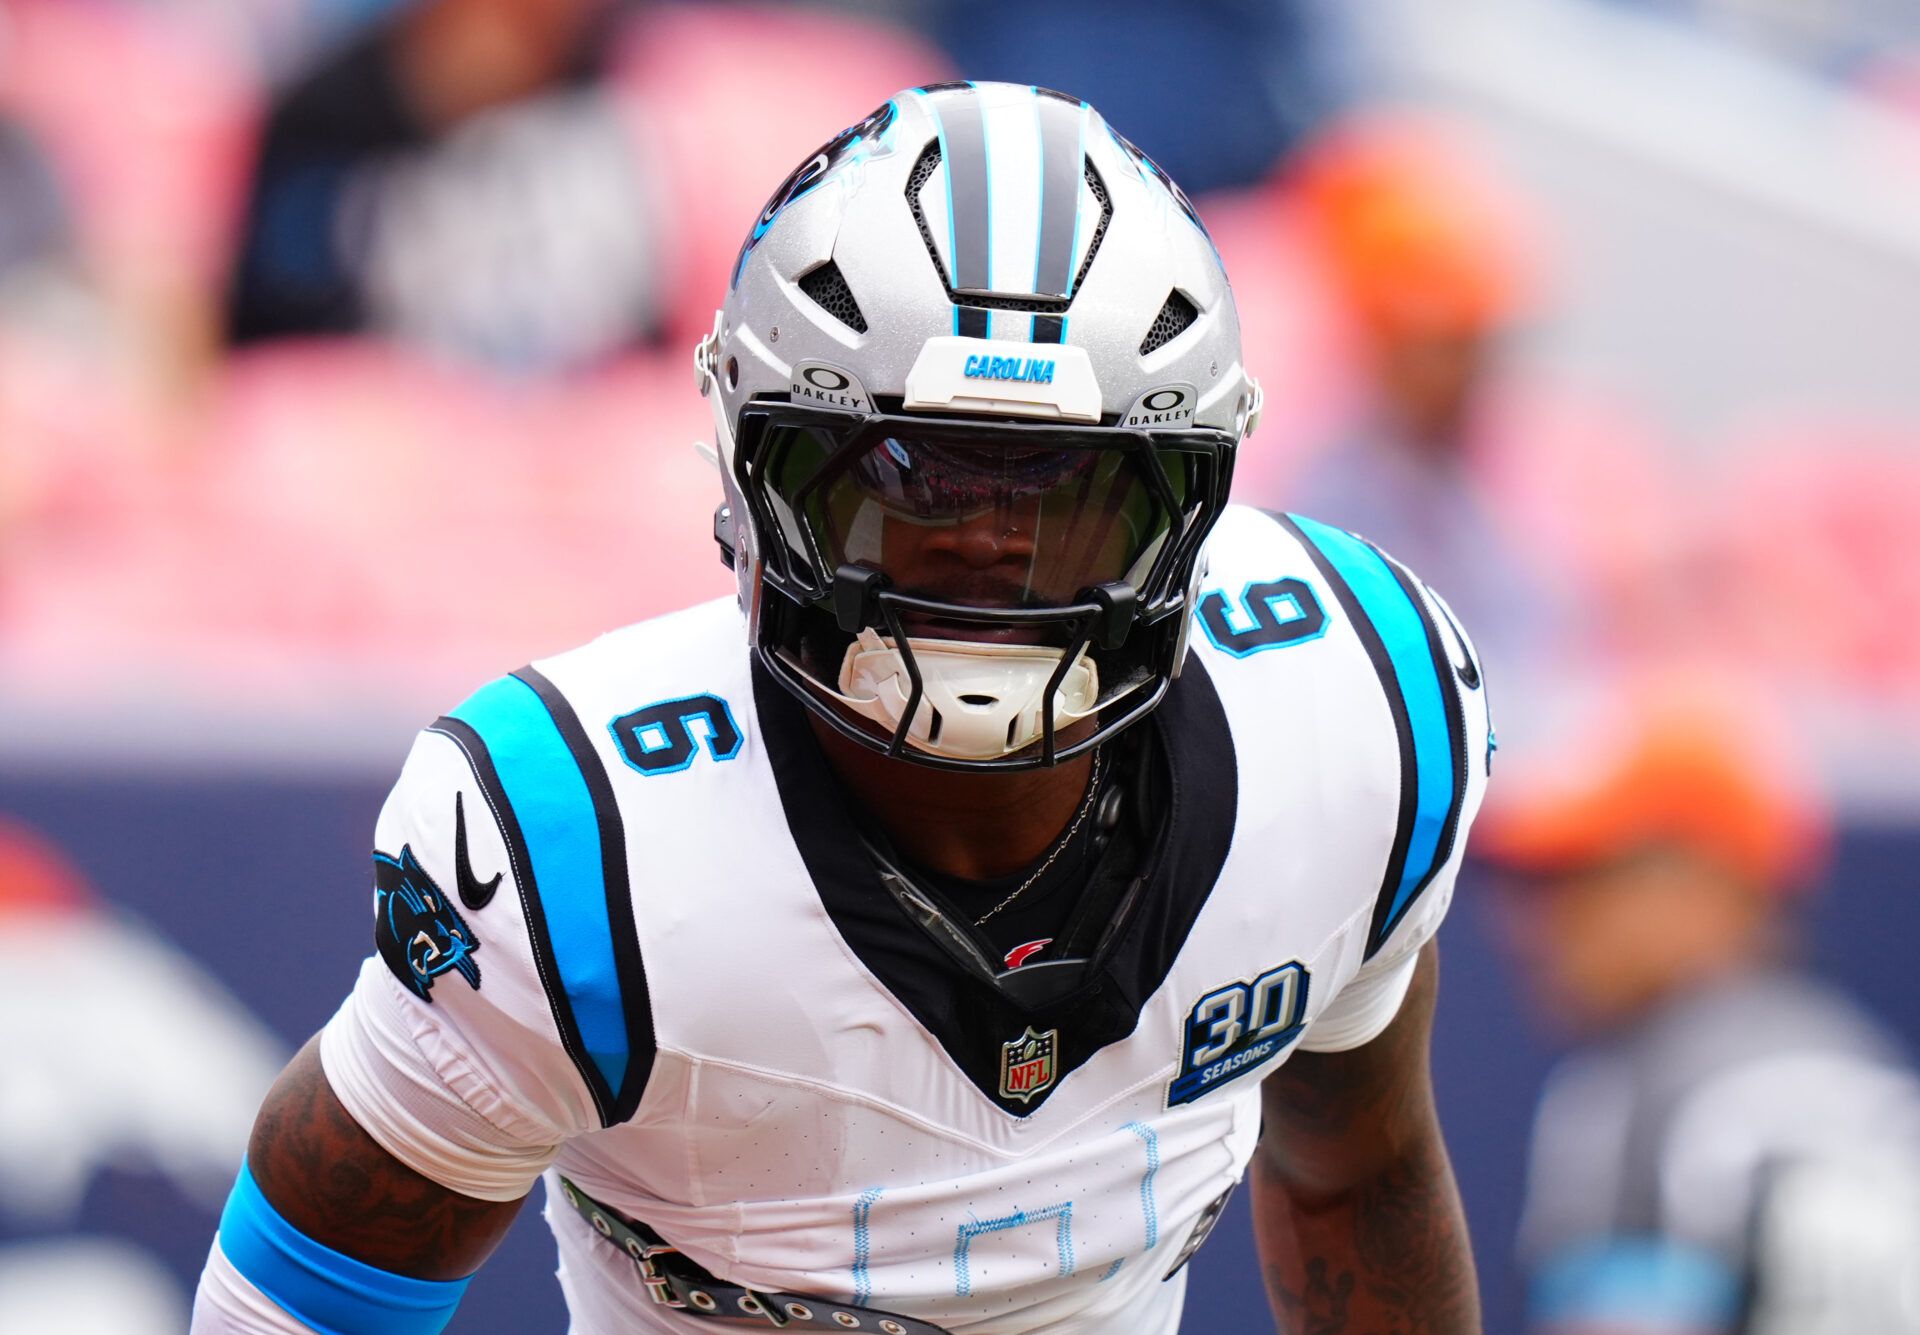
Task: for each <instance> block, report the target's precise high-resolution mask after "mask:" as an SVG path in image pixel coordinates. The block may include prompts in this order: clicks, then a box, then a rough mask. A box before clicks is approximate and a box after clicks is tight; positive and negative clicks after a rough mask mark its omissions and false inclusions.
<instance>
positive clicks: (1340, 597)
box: [1271, 514, 1420, 959]
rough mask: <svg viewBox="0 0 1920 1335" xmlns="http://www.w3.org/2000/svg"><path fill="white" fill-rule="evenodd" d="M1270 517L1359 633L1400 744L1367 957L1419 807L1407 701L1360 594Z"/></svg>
mask: <svg viewBox="0 0 1920 1335" xmlns="http://www.w3.org/2000/svg"><path fill="white" fill-rule="evenodd" d="M1271 518H1273V519H1275V520H1277V521H1279V523H1280V526H1281V527H1282V528H1284V529H1286V530H1287V532H1289V533H1291V534H1292V535H1293V536H1294V538H1295V539H1297V540H1298V541H1299V543H1300V545H1301V546H1302V547H1303V548H1305V549H1306V552H1307V555H1308V556H1310V557H1312V558H1313V564H1314V568H1315V569H1317V570H1318V571H1319V572H1320V577H1321V578H1322V579H1324V580H1325V581H1326V582H1327V587H1328V588H1329V589H1331V590H1332V591H1333V596H1334V598H1335V600H1336V601H1338V602H1339V604H1340V607H1341V610H1342V611H1344V612H1345V613H1346V614H1347V620H1348V621H1349V622H1350V623H1352V625H1353V629H1354V633H1355V634H1357V635H1358V636H1359V637H1360V644H1361V646H1362V647H1363V648H1364V649H1365V650H1366V651H1367V658H1368V660H1369V661H1370V662H1372V664H1373V670H1374V673H1375V675H1377V676H1378V677H1379V678H1380V689H1381V690H1382V691H1383V692H1385V694H1386V697H1387V708H1388V709H1389V710H1390V711H1391V713H1392V714H1393V732H1394V738H1395V740H1396V741H1397V742H1398V743H1399V747H1400V814H1399V824H1398V826H1397V827H1396V828H1395V830H1394V834H1393V847H1392V849H1391V850H1390V851H1389V852H1388V854H1387V870H1386V874H1385V875H1384V876H1383V877H1381V879H1380V890H1379V892H1378V893H1377V894H1376V895H1375V896H1374V901H1373V918H1372V921H1371V923H1370V925H1369V927H1368V930H1367V951H1366V956H1365V957H1366V958H1367V959H1372V958H1373V956H1374V952H1376V951H1377V950H1379V949H1380V943H1381V942H1382V941H1384V940H1385V939H1386V937H1385V935H1384V934H1383V933H1382V931H1381V929H1382V927H1383V926H1384V925H1385V923H1386V919H1387V914H1388V913H1389V911H1390V910H1391V909H1392V907H1393V896H1394V892H1395V891H1396V890H1398V889H1399V887H1400V878H1401V876H1402V875H1403V874H1404V872H1405V871H1406V866H1407V849H1408V847H1409V846H1410V845H1411V844H1412V843H1413V823H1414V820H1415V818H1416V817H1417V816H1418V814H1419V811H1420V769H1419V760H1418V758H1417V756H1416V755H1415V752H1414V749H1413V721H1412V720H1411V719H1410V718H1408V717H1407V700H1406V696H1405V695H1404V694H1402V692H1401V690H1400V675H1399V673H1397V672H1396V671H1395V670H1394V666H1393V658H1392V656H1391V655H1390V654H1389V653H1388V652H1387V646H1386V644H1385V642H1384V641H1382V640H1381V638H1380V632H1379V631H1377V630H1375V629H1374V626H1373V622H1372V621H1371V620H1369V619H1368V617H1367V613H1366V610H1365V609H1364V608H1362V607H1361V606H1360V599H1359V598H1358V597H1357V596H1355V594H1354V592H1353V589H1352V588H1351V587H1350V586H1349V585H1348V584H1347V581H1346V579H1345V578H1344V577H1343V576H1342V575H1341V574H1340V572H1339V570H1337V569H1336V568H1335V567H1334V564H1333V562H1331V561H1329V560H1328V559H1327V558H1326V555H1325V554H1324V553H1323V552H1321V550H1320V549H1319V548H1318V547H1317V546H1315V545H1314V542H1313V539H1311V538H1309V537H1308V536H1307V535H1306V534H1305V533H1304V532H1302V531H1301V529H1300V526H1299V525H1298V524H1296V523H1294V522H1293V520H1292V519H1291V518H1290V517H1289V516H1287V515H1278V514H1277V515H1272V516H1271Z"/></svg>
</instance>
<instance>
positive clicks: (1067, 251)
mask: <svg viewBox="0 0 1920 1335" xmlns="http://www.w3.org/2000/svg"><path fill="white" fill-rule="evenodd" d="M1038 101H1039V110H1040V155H1041V157H1040V182H1041V185H1040V260H1039V265H1038V267H1037V269H1036V273H1035V281H1034V291H1035V292H1036V293H1039V294H1043V295H1046V296H1052V297H1064V296H1066V295H1067V290H1068V288H1069V287H1071V286H1072V283H1073V246H1074V240H1075V238H1076V237H1077V236H1078V235H1079V230H1080V229H1079V220H1080V182H1081V178H1082V176H1083V175H1084V174H1085V170H1086V169H1085V167H1084V165H1083V163H1084V151H1085V150H1084V149H1083V147H1082V145H1081V142H1080V126H1081V105H1080V103H1078V102H1064V101H1061V100H1060V99H1058V98H1055V97H1042V98H1040V99H1039V100H1038Z"/></svg>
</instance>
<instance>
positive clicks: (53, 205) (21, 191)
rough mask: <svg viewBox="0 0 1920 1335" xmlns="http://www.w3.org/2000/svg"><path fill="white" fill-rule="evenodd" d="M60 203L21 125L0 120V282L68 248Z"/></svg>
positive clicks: (63, 207) (48, 170)
mask: <svg viewBox="0 0 1920 1335" xmlns="http://www.w3.org/2000/svg"><path fill="white" fill-rule="evenodd" d="M71 241H72V236H71V228H70V224H69V222H68V218H67V206H66V201H65V200H64V199H63V198H62V197H61V192H60V187H59V185H58V183H57V182H56V181H55V180H54V176H53V169H52V167H51V166H50V165H49V164H48V162H47V160H46V157H45V155H44V154H42V153H41V151H40V147H39V145H38V144H36V143H35V142H34V140H33V138H32V137H31V136H30V135H29V134H28V132H27V130H26V128H25V127H24V126H21V125H18V124H16V123H14V122H13V121H11V120H6V119H0V282H3V281H4V280H5V279H6V278H7V276H8V275H10V274H13V273H16V272H18V271H19V270H20V269H22V268H26V267H29V266H32V265H35V264H40V263H43V262H45V261H47V260H50V259H54V258H57V257H59V256H60V255H61V254H62V253H63V252H64V251H65V250H66V249H67V247H68V246H69V245H70V244H71Z"/></svg>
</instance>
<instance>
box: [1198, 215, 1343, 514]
mask: <svg viewBox="0 0 1920 1335" xmlns="http://www.w3.org/2000/svg"><path fill="white" fill-rule="evenodd" d="M1196 206H1197V207H1198V209H1199V211H1200V216H1201V218H1202V220H1203V221H1204V222H1205V223H1206V225H1207V230H1208V232H1209V233H1211V234H1212V236H1213V241H1214V245H1215V246H1217V247H1218V248H1219V251H1220V258H1221V259H1222V260H1223V261H1224V262H1225V264H1226V268H1227V272H1228V273H1230V274H1232V275H1233V295H1234V305H1235V307H1236V308H1237V309H1238V311H1239V314H1240V329H1241V341H1242V346H1243V348H1244V349H1245V354H1246V360H1247V369H1248V370H1249V371H1250V372H1252V374H1253V375H1254V376H1256V377H1257V378H1258V379H1259V381H1260V387H1261V389H1262V391H1263V392H1264V393H1265V394H1266V412H1265V415H1264V416H1263V417H1262V418H1261V424H1260V431H1259V434H1258V435H1256V436H1255V437H1254V439H1253V440H1252V442H1251V443H1250V444H1249V445H1248V447H1247V448H1246V449H1245V450H1243V451H1242V452H1241V455H1240V458H1239V461H1238V462H1237V463H1236V464H1235V466H1234V476H1235V478H1236V479H1237V481H1236V486H1237V487H1238V488H1239V490H1240V494H1241V495H1242V496H1243V497H1245V498H1248V499H1251V500H1256V501H1258V502H1260V503H1262V504H1269V503H1273V502H1274V501H1275V500H1276V499H1277V500H1278V503H1280V504H1284V503H1285V497H1286V482H1287V479H1288V478H1290V477H1292V476H1293V475H1294V474H1295V473H1296V472H1297V471H1298V470H1299V469H1300V468H1301V466H1302V465H1304V464H1305V463H1306V461H1307V460H1308V459H1309V458H1310V457H1311V456H1312V453H1313V451H1315V450H1317V449H1319V448H1320V447H1322V446H1323V445H1325V443H1326V442H1327V441H1328V440H1329V439H1331V438H1332V437H1333V435H1334V434H1335V432H1336V431H1337V429H1338V426H1339V422H1340V419H1341V415H1342V414H1343V413H1344V412H1345V411H1346V410H1347V408H1348V406H1349V404H1350V402H1351V398H1352V395H1353V393H1354V389H1353V376H1354V350H1353V348H1352V346H1351V342H1350V339H1349V338H1348V331H1347V329H1346V326H1345V325H1344V323H1343V322H1342V320H1341V318H1340V313H1339V309H1338V306H1337V305H1336V304H1335V302H1334V299H1333V294H1332V292H1331V290H1330V289H1329V287H1328V285H1327V283H1326V280H1325V277H1324V274H1323V273H1322V272H1321V271H1320V269H1319V268H1318V267H1317V266H1316V264H1315V260H1314V256H1313V253H1312V250H1311V248H1310V246H1309V243H1308V239H1307V236H1306V232H1305V223H1304V220H1303V219H1302V218H1301V215H1300V210H1299V208H1298V207H1297V206H1296V204H1295V202H1294V201H1293V200H1292V198H1291V197H1290V196H1289V195H1288V194H1287V193H1286V192H1285V191H1284V190H1283V189H1282V188H1280V187H1279V186H1277V185H1266V186H1261V187H1258V188H1256V189H1253V190H1245V191H1233V192H1230V193H1220V194H1213V195H1208V196H1205V197H1203V198H1202V199H1200V200H1198V201H1196Z"/></svg>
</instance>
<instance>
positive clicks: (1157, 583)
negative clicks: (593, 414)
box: [695, 83, 1260, 769]
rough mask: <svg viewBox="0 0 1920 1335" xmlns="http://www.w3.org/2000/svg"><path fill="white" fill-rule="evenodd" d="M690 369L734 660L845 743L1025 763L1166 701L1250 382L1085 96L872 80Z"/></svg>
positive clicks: (1234, 326) (1216, 284)
mask: <svg viewBox="0 0 1920 1335" xmlns="http://www.w3.org/2000/svg"><path fill="white" fill-rule="evenodd" d="M695 362H696V366H697V367H698V373H699V383H700V388H701V392H702V393H704V394H706V395H707V396H708V398H709V400H710V401H711V403H712V405H713V413H714V425H715V431H716V434H717V437H718V445H719V455H720V459H721V462H722V472H723V475H724V476H725V478H726V501H725V504H723V505H722V507H721V509H720V513H719V515H718V516H717V517H716V536H717V537H718V538H719V539H720V542H721V546H722V549H723V551H725V553H726V554H727V557H728V560H729V561H730V563H731V564H732V566H733V568H734V570H735V572H736V575H737V577H738V579H739V585H740V599H741V606H742V607H743V609H744V610H745V612H746V614H747V620H748V624H749V629H750V633H751V637H752V641H753V644H754V647H755V649H756V651H757V652H758V653H759V655H760V657H761V659H762V661H763V662H764V664H765V665H766V667H767V669H768V670H769V671H770V672H771V673H772V674H773V676H775V677H776V678H777V679H778V680H779V681H780V682H781V683H782V684H783V685H785V686H786V687H787V688H788V689H789V690H791V691H793V692H794V693H795V694H796V695H798V696H799V697H800V698H801V699H802V700H803V701H805V702H806V703H807V704H808V705H809V706H810V707H811V708H812V709H814V710H815V711H816V712H818V713H819V714H820V715H821V716H822V717H824V718H826V719H827V720H828V721H830V722H831V723H832V724H833V725H834V726H835V727H836V728H838V729H839V730H840V731H841V732H842V733H844V734H846V735H848V736H850V737H854V738H857V739H859V740H860V741H862V742H865V743H867V744H868V745H871V746H874V747H876V748H878V749H881V750H884V751H886V752H888V753H890V754H892V755H895V756H902V757H906V758H908V759H912V760H916V761H921V762H924V763H928V764H933V765H939V766H943V767H947V768H962V769H977V768H1016V767H1024V766H1030V765H1038V764H1051V763H1053V762H1055V761H1057V760H1060V759H1062V758H1064V757H1066V756H1070V755H1073V754H1076V753H1077V752H1080V751H1084V750H1086V749H1087V748H1089V747H1091V746H1093V745H1095V744H1096V743H1098V742H1099V741H1100V740H1101V739H1103V738H1105V737H1108V736H1111V735H1112V734H1113V733H1114V732H1116V731H1118V730H1119V729H1121V728H1123V727H1125V726H1127V725H1128V724H1130V723H1132V722H1134V721H1135V720H1137V719H1139V718H1141V717H1142V716H1143V715H1145V714H1146V713H1147V711H1148V710H1150V709H1152V708H1153V706H1154V705H1155V704H1156V703H1157V702H1158V701H1159V699H1160V697H1161V696H1162V695H1163V694H1164V693H1165V691H1166V688H1167V684H1168V682H1169V681H1170V680H1171V679H1172V678H1173V677H1174V676H1175V674H1176V673H1177V672H1178V671H1179V667H1180V662H1181V659H1182V658H1183V656H1184V654H1185V652H1186V625H1187V617H1188V613H1189V611H1190V608H1191V603H1192V599H1193V597H1194V590H1195V585H1196V583H1197V580H1198V571H1197V564H1198V561H1199V556H1200V547H1201V543H1202V541H1203V539H1204V538H1205V537H1206V534H1207V531H1208V530H1209V528H1210V527H1211V526H1212V524H1213V522H1214V520H1215V519H1216V518H1217V517H1218V515H1219V512H1220V509H1221V507H1222V505H1224V503H1225V500H1226V494H1227V483H1228V479H1229V477H1230V475H1231V473H1232V467H1233V456H1234V450H1235V447H1236V446H1237V444H1238V442H1239V440H1240V439H1241V437H1242V436H1243V435H1245V434H1246V433H1247V432H1248V431H1249V430H1251V429H1252V427H1253V425H1254V422H1255V420H1256V418H1257V415H1258V413H1259V407H1260V392H1259V388H1258V386H1257V385H1255V383H1254V382H1253V380H1252V379H1251V378H1249V377H1248V375H1247V374H1246V372H1245V369H1244V368H1243V367H1242V365H1241V360H1240V329H1239V321H1238V318H1237V316H1236V315H1235V312H1234V306H1233V297H1232V294H1231V293H1230V292H1229V291H1228V288H1227V280H1226V275H1225V273H1224V272H1222V270H1221V266H1220V257H1219V255H1218V254H1217V253H1216V252H1215V250H1214V248H1213V245H1212V243H1211V241H1210V240H1209V239H1208V237H1207V235H1206V232H1205V230H1204V229H1203V228H1202V227H1201V226H1200V223H1199V220H1198V218H1197V217H1196V216H1195V214H1194V211H1193V206H1192V205H1191V203H1189V202H1188V200H1187V198H1186V196H1185V195H1183V194H1182V193H1181V192H1180V190H1179V188H1178V187H1177V186H1175V185H1174V184H1173V182H1172V181H1170V180H1168V179H1167V177H1166V175H1165V173H1163V172H1162V171H1161V170H1160V169H1159V168H1158V167H1157V166H1155V165H1154V163H1153V162H1152V161H1151V160H1150V159H1148V158H1147V157H1146V156H1145V155H1144V154H1143V153H1141V152H1140V151H1139V150H1138V149H1136V148H1134V147H1133V145H1131V144H1130V143H1128V142H1127V141H1126V140H1125V139H1123V138H1121V137H1120V136H1119V135H1118V134H1116V133H1115V132H1114V131H1113V130H1112V129H1110V128H1109V127H1108V125H1107V124H1106V122H1105V121H1103V120H1102V119H1101V118H1100V116H1099V114H1098V113H1097V112H1095V111H1094V110H1093V109H1092V108H1091V107H1089V106H1087V105H1086V104H1085V103H1083V102H1081V101H1079V100H1078V99H1077V98H1072V97H1066V96H1063V95H1061V94H1059V93H1053V92H1049V91H1047V90H1045V89H1035V88H1029V87H1025V86H1022V85H1012V84H994V83H982V84H943V85H938V86H933V87H927V88H916V89H911V90H909V91H907V92H903V93H901V94H899V95H898V96H896V97H895V98H893V99H892V100H891V101H889V102H888V103H887V104H886V105H884V106H882V107H880V108H879V109H878V110H877V111H875V112H874V113H873V114H872V115H870V116H868V117H867V118H866V119H865V120H863V121H861V122H860V123H859V124H858V125H854V126H852V127H850V128H848V129H846V130H844V131H842V132H841V133H840V134H839V135H838V136H836V137H835V138H834V139H833V140H832V141H831V142H829V143H828V144H826V145H825V146H824V147H822V148H821V149H820V150H819V151H818V152H817V153H815V154H814V155H813V156H812V157H810V158H809V159H807V161H806V162H804V163H802V164H801V166H800V167H799V168H798V169H796V170H795V171H794V173H793V174H792V175H791V176H789V177H788V178H787V180H786V181H785V183H783V184H782V185H781V187H780V188H779V189H778V190H777V191H775V192H774V195H773V198H772V199H771V200H770V201H769V202H768V204H767V206H766V208H765V210H763V211H762V213H761V215H760V218H759V219H758V221H756V222H755V223H754V226H753V229H752V231H751V232H750V233H749V234H748V236H747V240H746V243H745V244H744V245H743V246H742V247H741V250H740V257H739V260H738V262H737V263H736V265H735V268H734V272H733V276H732V284H731V287H730V290H729V292H728V295H727V300H726V304H725V305H724V306H723V307H722V308H721V310H720V311H719V313H718V315H717V317H716V319H715V322H714V330H713V333H712V334H711V335H710V336H709V337H708V338H707V339H705V340H703V341H702V343H701V344H700V346H699V348H698V349H697V351H696V355H695Z"/></svg>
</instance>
